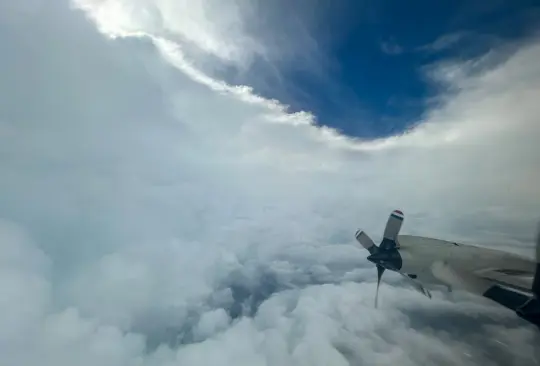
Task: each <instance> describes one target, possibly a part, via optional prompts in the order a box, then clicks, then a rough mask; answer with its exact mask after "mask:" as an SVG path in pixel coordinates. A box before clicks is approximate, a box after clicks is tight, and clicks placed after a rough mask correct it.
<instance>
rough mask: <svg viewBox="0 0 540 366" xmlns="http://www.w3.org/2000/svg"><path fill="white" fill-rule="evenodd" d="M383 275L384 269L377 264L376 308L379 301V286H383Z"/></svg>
mask: <svg viewBox="0 0 540 366" xmlns="http://www.w3.org/2000/svg"><path fill="white" fill-rule="evenodd" d="M383 273H384V267H383V266H380V265H378V264H377V291H376V292H375V308H376V307H377V300H378V299H379V285H380V284H381V278H382V275H383Z"/></svg>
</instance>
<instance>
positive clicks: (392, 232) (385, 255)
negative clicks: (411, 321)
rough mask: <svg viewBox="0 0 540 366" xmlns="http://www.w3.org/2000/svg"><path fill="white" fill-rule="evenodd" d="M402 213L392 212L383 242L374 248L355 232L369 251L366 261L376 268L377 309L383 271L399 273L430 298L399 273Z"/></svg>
mask: <svg viewBox="0 0 540 366" xmlns="http://www.w3.org/2000/svg"><path fill="white" fill-rule="evenodd" d="M403 218H404V215H403V212H401V211H399V210H394V211H393V212H392V213H391V214H390V217H388V221H387V222H386V227H385V229H384V235H383V240H382V241H381V244H380V245H379V246H376V245H375V243H374V242H373V240H371V238H370V237H369V236H368V235H367V234H366V233H365V232H364V231H362V230H358V231H357V232H356V235H355V237H356V240H357V241H358V242H359V243H360V244H361V245H362V246H363V247H364V248H365V249H366V250H368V251H369V254H370V255H369V256H368V257H367V259H368V260H369V261H370V262H372V263H374V264H375V265H376V267H377V290H376V292H375V307H377V301H378V297H379V285H380V282H381V278H382V275H383V273H384V271H385V270H387V269H388V270H391V271H394V272H397V273H399V274H400V275H401V276H403V277H404V278H405V279H407V281H408V282H409V283H410V284H411V285H413V287H414V288H415V289H416V290H417V291H419V292H421V293H422V294H424V295H425V296H427V297H429V298H431V294H430V293H429V291H428V290H427V289H425V288H424V286H422V284H421V283H420V282H418V281H415V280H414V279H412V278H411V277H409V276H408V275H407V274H405V273H402V272H400V269H401V267H402V264H403V262H402V258H401V255H400V254H399V242H398V240H397V236H398V233H399V230H400V229H401V225H402V224H403Z"/></svg>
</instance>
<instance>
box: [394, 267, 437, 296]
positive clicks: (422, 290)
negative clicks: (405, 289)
mask: <svg viewBox="0 0 540 366" xmlns="http://www.w3.org/2000/svg"><path fill="white" fill-rule="evenodd" d="M398 273H399V274H400V275H402V276H403V277H404V278H405V279H406V280H407V281H408V282H409V283H410V284H411V285H412V286H413V287H414V289H415V290H416V291H418V292H420V293H421V294H423V295H424V296H426V297H429V298H430V299H431V292H429V290H428V289H427V288H425V287H424V285H422V284H421V283H420V281H417V280H415V279H413V278H410V277H409V276H407V275H406V274H405V273H401V272H398Z"/></svg>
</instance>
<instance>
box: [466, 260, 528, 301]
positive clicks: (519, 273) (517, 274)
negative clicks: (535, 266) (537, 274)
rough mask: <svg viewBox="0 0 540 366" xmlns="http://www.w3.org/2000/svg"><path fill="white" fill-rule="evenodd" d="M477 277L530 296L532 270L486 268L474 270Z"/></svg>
mask: <svg viewBox="0 0 540 366" xmlns="http://www.w3.org/2000/svg"><path fill="white" fill-rule="evenodd" d="M474 274H476V275H477V276H478V277H480V278H483V279H486V280H488V281H491V282H493V283H494V284H497V285H499V286H503V287H507V288H509V289H513V290H515V291H519V292H521V293H523V294H527V295H528V296H532V294H533V293H532V283H533V279H534V271H532V270H530V269H528V268H524V269H515V268H504V267H499V268H486V269H483V270H477V271H475V272H474Z"/></svg>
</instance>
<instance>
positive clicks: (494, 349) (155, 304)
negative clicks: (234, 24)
mask: <svg viewBox="0 0 540 366" xmlns="http://www.w3.org/2000/svg"><path fill="white" fill-rule="evenodd" d="M86 4H87V7H86V11H87V12H90V13H91V14H93V19H94V20H95V21H97V22H98V23H99V25H100V29H101V30H102V31H110V30H111V29H112V30H114V31H115V32H118V34H122V32H127V33H129V34H134V35H142V34H145V37H146V38H143V39H134V40H131V39H117V40H115V41H110V40H107V39H106V38H103V37H101V36H100V35H98V34H97V33H96V32H94V29H93V28H92V27H91V26H89V25H88V24H85V23H84V22H83V21H82V19H81V17H79V15H78V14H77V13H70V12H67V11H66V9H65V8H64V7H63V5H64V4H62V3H55V4H54V5H51V6H50V7H47V8H42V9H41V10H40V13H39V14H40V18H39V21H36V22H33V23H29V22H10V23H6V24H4V26H5V27H9V29H10V32H7V33H4V34H3V35H2V38H1V42H3V43H4V42H5V44H6V45H7V44H9V45H12V46H10V47H13V48H10V49H13V50H14V52H12V53H6V55H5V57H2V58H1V59H0V73H1V76H2V80H5V81H6V82H5V83H2V85H3V87H1V88H0V100H1V102H0V103H2V104H1V106H2V108H0V111H1V112H0V113H1V114H0V159H1V161H0V165H1V166H2V180H1V181H0V193H1V194H0V217H3V218H5V219H6V220H10V221H11V222H16V223H17V224H5V225H4V224H3V225H1V226H0V239H1V243H0V272H2V273H3V276H1V278H2V281H3V284H2V286H0V288H2V289H3V291H5V293H4V296H2V297H1V299H2V300H1V301H0V324H1V325H2V327H1V329H2V330H1V331H0V363H1V364H6V365H25V366H27V365H30V366H31V365H38V364H39V365H71V364H78V365H96V364H100V365H111V366H117V365H145V366H146V365H152V366H161V365H179V364H182V365H184V364H190V365H198V364H230V363H232V362H235V363H237V364H238V363H245V364H263V363H264V364H276V365H278V364H279V365H286V364H310V365H313V364H323V363H324V364H328V363H332V364H347V361H349V362H350V363H353V364H362V363H366V364H387V363H390V362H395V361H397V360H399V361H400V362H401V363H402V364H404V365H414V364H425V363H438V364H454V363H456V362H458V363H460V364H464V365H467V364H471V365H474V364H485V365H489V364H505V365H506V364H512V363H514V364H527V363H528V364H534V363H538V359H539V358H538V354H535V352H536V351H535V348H534V345H535V344H537V343H538V333H537V332H536V330H535V329H533V328H531V327H527V326H526V325H525V324H524V322H523V321H521V320H519V319H516V317H515V316H514V315H513V314H511V313H509V312H507V311H506V310H505V309H502V308H499V307H497V306H495V305H493V304H490V303H489V302H487V301H482V300H481V299H478V298H475V297H472V296H469V295H466V294H459V293H457V294H454V295H453V298H452V297H449V298H447V297H446V295H443V294H442V293H439V292H434V295H435V296H434V299H432V300H428V299H425V298H423V297H421V296H420V295H418V294H417V293H416V292H414V291H413V290H411V289H409V288H402V287H400V286H398V284H401V283H400V282H399V279H398V278H397V277H396V276H392V275H391V274H390V275H388V276H387V281H386V282H385V283H384V284H383V285H382V287H381V295H380V297H381V298H380V304H381V308H380V309H374V308H373V295H374V283H373V280H374V273H373V272H374V270H373V268H372V267H371V266H370V265H368V264H367V262H366V261H365V259H364V258H365V253H364V252H363V251H362V250H361V249H360V248H358V247H357V246H356V245H355V244H354V243H353V238H352V234H353V233H354V231H355V229H356V227H357V226H359V225H360V226H362V227H363V228H366V229H367V230H368V231H369V232H370V234H371V235H372V236H373V237H377V236H378V237H380V235H381V232H382V228H383V225H384V222H385V219H386V215H387V214H388V212H389V210H391V209H393V208H396V207H400V208H403V209H404V211H405V213H406V215H407V218H406V223H405V225H404V228H403V229H404V232H409V233H411V232H416V233H421V234H427V235H435V236H441V237H450V238H455V239H459V238H463V239H467V240H478V241H479V242H481V243H483V244H489V245H508V243H509V242H511V243H514V246H513V247H512V248H510V249H511V250H516V251H523V252H525V253H527V251H528V250H529V251H530V249H531V248H532V245H531V244H532V238H533V235H534V229H535V228H536V221H537V219H538V213H537V212H536V210H537V207H538V203H539V202H538V199H539V198H538V197H540V195H538V193H540V192H539V191H538V185H537V184H536V182H537V181H538V178H539V177H538V172H537V169H535V168H536V167H537V166H538V164H539V163H540V162H539V156H540V154H538V147H537V146H538V145H537V143H536V139H537V136H538V132H539V131H538V129H539V126H538V124H537V123H536V116H537V115H539V113H538V112H540V110H539V108H540V107H539V106H538V103H537V100H538V97H539V92H538V90H540V88H539V86H540V79H539V78H540V77H539V76H538V75H540V73H539V72H538V68H539V67H540V66H539V65H538V63H537V62H536V61H537V59H538V57H539V56H540V45H539V44H538V42H537V40H531V41H529V42H527V43H525V44H523V45H522V46H521V47H520V48H519V50H518V52H516V53H515V54H513V55H511V56H509V57H507V61H505V62H504V63H501V64H498V65H497V66H496V67H494V68H490V69H485V68H475V69H474V70H473V71H474V72H465V73H457V74H454V76H452V77H447V78H443V79H442V80H445V82H447V83H449V84H451V86H452V88H450V89H451V93H449V94H447V95H443V96H441V104H440V105H439V106H436V107H434V108H433V109H432V110H431V111H429V112H428V113H427V114H426V116H425V118H424V120H423V121H420V122H421V123H420V124H419V126H418V127H417V128H416V129H414V130H413V131H411V132H410V133H409V134H406V135H404V136H397V137H393V138H390V139H385V140H379V141H355V140H353V139H351V138H347V137H344V136H340V135H339V134H337V133H336V132H333V131H331V130H329V129H322V128H317V127H315V126H314V125H312V123H311V122H312V116H310V115H309V114H307V113H303V114H297V115H287V114H286V109H285V108H284V107H283V106H282V105H280V104H279V103H278V102H276V101H273V102H271V101H267V100H265V99H262V98H260V97H257V96H256V95H255V94H254V93H253V91H251V90H249V89H247V88H241V87H240V88H235V87H232V86H229V85H227V84H224V83H222V82H220V81H219V80H216V79H215V78H211V77H209V76H208V75H207V74H205V73H203V72H202V71H201V70H200V69H199V68H198V64H197V60H191V59H189V58H187V56H186V54H183V53H181V52H178V51H182V49H181V48H180V49H176V48H175V47H176V46H177V45H178V43H176V44H173V43H171V42H174V41H175V39H173V38H174V37H169V38H166V39H163V38H160V37H161V36H162V35H161V34H153V31H154V30H155V27H156V25H155V24H154V23H153V22H152V21H148V20H146V18H144V16H146V15H144V14H143V13H138V9H142V8H143V7H146V8H147V7H149V6H150V5H153V3H151V2H145V3H140V4H138V3H130V4H131V5H130V6H131V9H132V11H130V12H125V11H123V12H120V13H119V15H114V14H115V13H114V12H112V10H111V9H113V10H114V9H115V8H116V9H120V8H122V7H125V6H126V3H119V2H114V1H107V2H105V1H104V2H92V3H90V2H87V3H86ZM155 4H158V5H160V4H161V5H162V4H163V3H157V2H156V3H155ZM167 4H168V3H167ZM171 4H172V3H171ZM178 4H180V3H178ZM204 4H207V5H208V4H209V5H212V4H210V3H204ZM216 4H217V3H216ZM216 4H214V5H215V6H217V8H213V9H212V11H211V12H210V13H208V14H216V12H217V14H219V11H220V7H221V3H219V4H217V5H216ZM96 5H98V7H95V6H96ZM162 6H164V5H162ZM100 9H101V10H100ZM103 9H105V10H103ZM122 9H123V8H122ZM163 9H165V8H163ZM199 10H200V9H199ZM240 11H241V10H240ZM141 14H143V15H141ZM196 14H198V15H199V16H200V17H202V15H200V14H201V13H200V12H199V13H196ZM118 16H120V18H117V17H118ZM186 16H187V15H186ZM141 17H142V18H141ZM227 21H230V20H227ZM227 21H225V23H221V24H227ZM171 22H172V23H173V24H174V25H175V26H177V27H179V28H178V29H181V30H179V31H178V32H179V33H181V32H189V31H191V30H189V29H188V28H189V27H188V26H189V24H188V25H185V26H184V25H182V24H180V25H178V24H177V22H176V20H174V21H173V20H171ZM208 22H209V23H210V22H211V23H212V25H211V26H208V28H204V27H205V26H204V24H205V23H204V22H201V23H199V24H198V27H202V33H203V34H200V35H198V36H197V37H203V36H204V34H205V32H206V34H209V36H208V37H209V38H212V39H214V40H215V39H217V38H219V37H223V38H219V39H220V41H219V42H218V41H216V42H217V44H220V42H221V43H223V44H226V43H227V41H228V39H227V38H226V37H228V36H229V35H228V34H227V33H226V32H221V31H220V30H219V27H220V23H219V21H218V22H217V23H215V20H214V19H212V20H209V21H208ZM156 24H157V23H156ZM182 27H184V28H182ZM186 27H187V28H186ZM216 27H218V28H216ZM170 28H171V29H173V28H174V27H173V26H172V25H171V26H170ZM174 29H176V28H174ZM186 29H188V30H186ZM216 29H218V30H216ZM236 29H238V28H236ZM118 30H121V32H120V31H118ZM238 32H240V31H238ZM149 36H152V37H153V38H150V40H151V41H152V42H154V43H153V44H150V45H149V42H145V40H148V39H149ZM205 37H206V36H205ZM245 37H247V38H249V37H248V36H245ZM20 40H24V42H23V41H20ZM18 41H20V42H18ZM191 41H192V42H202V41H200V40H199V39H198V38H196V37H195V36H193V37H192V39H191ZM209 44H215V43H211V42H210V43H209ZM233 44H234V42H233ZM181 45H182V44H181ZM171 46H175V47H171ZM154 47H156V48H157V51H159V52H157V51H156V49H155V48H154ZM201 47H202V46H201ZM226 47H229V46H226ZM231 47H233V46H231ZM257 47H258V46H257ZM257 47H256V48H255V49H257ZM6 49H7V48H6ZM227 50H228V48H227ZM227 50H224V49H223V48H219V47H218V46H216V47H214V48H212V47H210V46H208V48H207V49H206V50H205V51H206V52H208V53H214V56H216V55H218V56H219V57H222V58H223V59H224V60H227V57H229V56H230V55H235V54H234V52H232V51H231V53H228V52H229V51H227ZM220 52H221V53H220ZM247 52H249V50H248V51H247ZM160 56H166V57H165V58H162V57H160ZM235 57H236V56H235ZM232 58H233V59H234V57H232ZM458 66H459V65H455V67H458ZM443 70H444V69H443ZM455 75H457V76H455ZM439 80H440V79H439ZM5 85H8V87H5ZM530 255H531V256H532V252H531V253H530ZM344 280H348V281H350V282H344ZM352 281H355V282H356V283H353V282H352ZM8 291H9V294H10V296H7V294H8ZM255 310H258V311H256V312H255ZM242 313H244V314H246V316H244V317H240V316H239V315H240V314H242ZM15 329H16V330H17V331H14V330H15ZM8 332H9V333H8ZM13 332H15V333H13ZM535 332H536V333H535ZM510 333H512V337H510V336H508V334H510ZM535 357H536V358H535Z"/></svg>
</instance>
